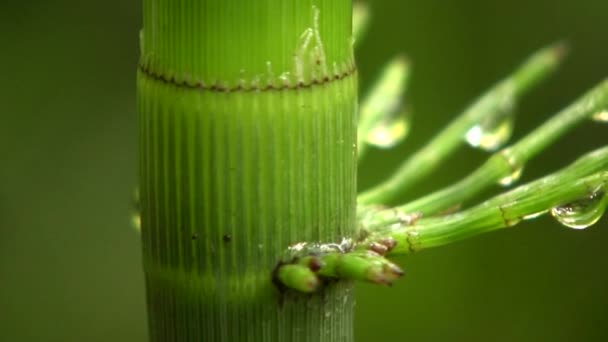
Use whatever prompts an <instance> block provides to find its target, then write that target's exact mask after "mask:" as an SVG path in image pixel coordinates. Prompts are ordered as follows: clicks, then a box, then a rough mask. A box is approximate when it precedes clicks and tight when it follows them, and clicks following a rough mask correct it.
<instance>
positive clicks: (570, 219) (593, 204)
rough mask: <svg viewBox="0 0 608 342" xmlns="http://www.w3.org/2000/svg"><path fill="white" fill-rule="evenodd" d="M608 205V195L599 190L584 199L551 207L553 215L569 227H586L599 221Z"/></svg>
mask: <svg viewBox="0 0 608 342" xmlns="http://www.w3.org/2000/svg"><path fill="white" fill-rule="evenodd" d="M607 205H608V197H606V196H605V194H604V192H603V191H597V192H593V193H592V194H590V195H589V196H587V197H585V198H583V199H580V200H577V201H574V202H570V203H567V204H564V205H560V206H557V207H555V208H553V209H551V215H552V216H553V217H554V218H555V219H556V220H557V221H558V222H559V223H561V224H563V225H564V226H566V227H568V228H572V229H585V228H587V227H589V226H592V225H593V224H594V223H596V222H597V221H599V219H600V218H601V217H602V215H603V214H604V212H605V211H606V206H607Z"/></svg>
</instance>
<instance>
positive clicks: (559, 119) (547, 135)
mask: <svg viewBox="0 0 608 342" xmlns="http://www.w3.org/2000/svg"><path fill="white" fill-rule="evenodd" d="M604 108H608V80H606V81H603V82H602V83H600V84H599V85H598V86H596V87H595V88H593V89H592V90H590V91H589V92H587V93H586V94H585V95H583V96H582V97H581V98H579V99H578V100H577V101H576V102H574V103H573V104H571V105H570V106H568V107H567V108H565V109H564V110H562V111H561V112H559V113H558V114H556V115H555V116H554V117H553V118H551V119H550V120H549V121H547V122H545V123H544V124H542V125H541V126H540V127H538V128H537V129H535V130H534V131H532V132H531V133H529V134H528V135H527V136H525V137H524V138H522V139H521V140H520V141H518V142H517V143H515V144H513V145H512V146H511V147H508V148H505V149H503V150H501V151H500V152H497V153H495V154H494V155H492V156H491V157H490V158H489V159H488V160H487V161H486V162H485V163H484V164H483V165H482V166H480V167H479V168H478V169H477V170H475V171H474V172H473V173H471V174H470V175H469V176H468V177H465V178H464V179H462V180H461V181H459V182H457V183H455V184H453V185H451V186H449V187H447V188H445V189H443V190H440V191H437V192H434V193H432V194H430V195H427V196H424V197H421V198H419V199H417V200H415V201H412V202H410V203H407V204H405V205H402V206H400V207H399V208H398V209H399V210H401V211H404V212H420V213H422V214H423V215H432V214H436V213H438V212H441V211H442V210H446V209H447V208H450V207H453V206H455V205H460V204H462V203H463V202H465V201H466V200H468V199H470V198H472V197H473V196H475V195H476V194H478V193H479V192H481V191H482V190H484V189H486V188H488V187H490V186H492V185H493V184H496V183H497V182H499V183H501V184H503V185H510V184H511V183H513V182H514V181H516V180H517V178H518V177H519V176H520V175H521V171H522V169H523V166H524V164H525V163H526V162H528V161H529V160H530V159H532V158H533V157H535V156H536V155H537V154H538V153H540V152H541V151H542V150H543V149H545V148H546V147H547V146H549V145H550V144H552V143H553V142H555V141H556V140H557V139H559V138H560V137H561V136H562V135H564V134H565V133H566V132H567V131H568V130H570V129H572V128H574V127H575V126H577V125H578V124H579V123H581V122H582V121H584V120H586V119H589V118H591V117H593V116H594V115H596V114H597V113H600V112H602V111H603V110H604Z"/></svg>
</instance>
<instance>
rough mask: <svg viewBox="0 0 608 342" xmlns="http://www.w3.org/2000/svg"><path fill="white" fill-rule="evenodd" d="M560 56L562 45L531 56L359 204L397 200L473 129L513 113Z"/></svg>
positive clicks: (559, 59) (547, 73)
mask: <svg viewBox="0 0 608 342" xmlns="http://www.w3.org/2000/svg"><path fill="white" fill-rule="evenodd" d="M563 55H564V47H563V45H562V44H557V45H553V46H550V47H548V48H545V49H543V50H540V51H539V52H537V53H535V54H534V55H532V56H531V57H530V58H529V59H528V60H527V61H526V62H525V63H524V64H523V65H522V66H521V67H520V68H519V69H517V70H516V71H515V72H514V73H513V74H512V75H510V76H509V77H507V78H506V79H504V80H502V81H501V82H499V83H498V84H497V85H495V86H494V87H493V88H492V89H491V90H489V91H488V92H487V93H486V94H485V95H483V96H482V97H480V98H479V99H478V100H477V101H475V102H474V103H473V104H472V105H471V106H470V107H469V108H467V109H466V110H465V111H464V113H463V114H461V115H460V116H459V117H457V118H456V119H455V120H454V121H452V122H451V123H450V124H449V125H448V126H447V127H446V128H445V129H443V130H442V131H441V132H440V133H439V134H438V135H436V136H435V137H434V138H433V139H431V141H430V142H429V143H428V144H427V145H426V146H424V147H423V148H422V149H421V150H419V151H418V152H416V153H415V154H414V155H412V156H411V157H410V158H409V159H407V160H406V161H405V162H404V163H403V164H402V165H401V166H400V167H399V169H398V170H397V171H396V172H395V173H394V174H393V175H392V176H391V177H390V178H388V179H387V180H386V181H384V182H382V183H380V184H379V185H377V186H375V187H373V188H371V189H369V190H366V191H364V192H363V193H361V194H360V195H359V197H358V202H359V203H361V204H379V203H389V202H393V201H395V200H397V199H398V198H399V196H401V195H402V194H403V193H404V191H405V190H407V189H409V188H410V187H411V186H412V185H413V184H416V183H417V182H419V181H420V180H421V179H422V178H424V177H426V176H427V175H428V174H429V173H430V172H431V171H433V170H434V169H435V168H436V167H437V166H438V165H439V164H440V162H441V161H442V160H443V159H445V157H446V156H447V155H449V154H450V153H451V152H452V151H454V149H455V148H456V147H458V146H459V145H460V144H461V142H462V140H463V138H464V137H465V134H466V133H467V131H469V130H470V129H471V128H472V127H473V126H475V125H477V124H480V123H481V122H482V121H483V120H484V119H495V118H497V117H503V116H504V115H505V111H510V110H512V107H513V105H514V103H515V102H516V101H517V100H518V99H519V97H521V96H522V95H523V94H524V93H526V92H527V91H529V90H530V89H531V88H532V87H533V86H535V85H536V84H538V83H539V82H540V81H541V80H542V79H544V78H546V77H547V76H548V75H549V74H551V73H552V72H553V71H554V70H555V69H556V68H557V66H558V64H559V62H560V61H561V60H562V57H563Z"/></svg>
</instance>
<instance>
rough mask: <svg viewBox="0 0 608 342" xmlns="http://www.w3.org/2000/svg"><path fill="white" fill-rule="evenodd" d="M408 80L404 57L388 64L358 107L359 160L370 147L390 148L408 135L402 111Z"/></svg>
mask: <svg viewBox="0 0 608 342" xmlns="http://www.w3.org/2000/svg"><path fill="white" fill-rule="evenodd" d="M409 76H410V63H409V62H408V60H407V58H405V57H404V56H398V57H396V58H394V59H393V60H392V61H390V62H389V63H388V64H387V65H386V67H385V68H384V70H383V72H382V73H381V75H380V77H379V78H378V80H377V81H376V83H375V84H374V85H373V87H372V89H371V91H370V92H369V94H368V95H367V96H366V97H365V99H364V100H363V102H362V103H361V106H360V114H359V115H360V118H359V127H358V130H357V153H358V157H359V160H361V158H362V157H363V155H364V154H365V152H366V151H367V148H368V146H369V145H373V146H376V147H380V148H389V147H392V146H394V145H395V144H397V143H398V142H399V141H401V140H402V139H403V138H404V137H405V136H406V135H407V133H408V131H409V120H408V118H407V115H405V112H404V110H403V94H404V92H405V87H406V85H407V81H408V80H409Z"/></svg>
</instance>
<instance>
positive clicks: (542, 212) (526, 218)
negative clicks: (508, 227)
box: [523, 210, 549, 220]
mask: <svg viewBox="0 0 608 342" xmlns="http://www.w3.org/2000/svg"><path fill="white" fill-rule="evenodd" d="M548 211H549V210H542V211H539V212H537V213H532V214H529V215H526V216H524V217H523V219H524V220H532V219H535V218H537V217H539V216H542V215H544V214H546V213H547V212H548Z"/></svg>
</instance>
